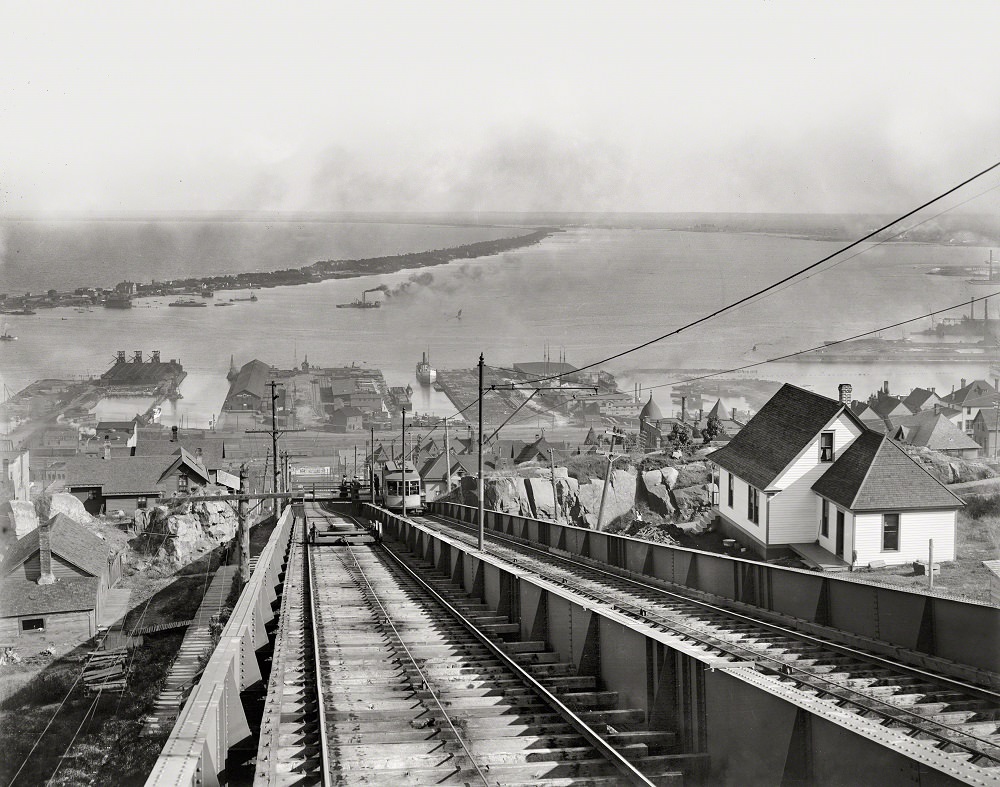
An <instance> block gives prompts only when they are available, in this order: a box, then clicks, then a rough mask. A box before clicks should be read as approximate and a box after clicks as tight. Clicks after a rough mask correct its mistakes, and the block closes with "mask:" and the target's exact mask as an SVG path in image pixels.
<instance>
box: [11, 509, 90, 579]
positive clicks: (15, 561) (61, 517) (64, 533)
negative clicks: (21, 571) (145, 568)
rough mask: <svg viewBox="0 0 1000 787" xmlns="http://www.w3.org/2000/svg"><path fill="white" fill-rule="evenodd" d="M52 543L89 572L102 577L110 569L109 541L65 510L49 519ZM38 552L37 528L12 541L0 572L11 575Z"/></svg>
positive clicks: (60, 554)
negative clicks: (95, 533) (74, 518)
mask: <svg viewBox="0 0 1000 787" xmlns="http://www.w3.org/2000/svg"><path fill="white" fill-rule="evenodd" d="M49 543H50V546H51V549H52V553H53V554H55V555H58V556H59V557H61V558H62V559H63V560H65V561H67V562H69V563H72V564H73V565H74V566H77V567H78V568H80V569H82V570H83V571H86V572H87V573H88V574H91V575H93V576H95V577H99V576H101V574H102V573H104V572H105V571H107V568H108V551H109V548H108V545H107V544H106V543H105V542H104V541H102V540H101V539H99V538H98V537H97V536H95V535H94V534H93V533H91V532H90V531H89V530H88V529H87V528H86V527H84V526H83V525H81V524H79V523H77V522H74V521H73V520H72V519H70V518H69V517H68V516H66V515H65V514H56V515H55V516H54V517H52V519H50V520H49ZM36 552H38V530H37V529H35V530H32V531H31V532H30V533H28V534H26V535H24V536H22V537H21V538H19V539H18V540H17V541H15V542H14V543H13V544H11V545H10V549H8V550H7V554H6V555H4V559H3V565H2V567H0V576H7V575H8V574H10V572H11V571H13V570H14V569H15V568H17V567H18V566H20V565H21V564H22V563H24V561H25V560H27V559H28V558H30V557H31V556H32V555H34V554H35V553H36Z"/></svg>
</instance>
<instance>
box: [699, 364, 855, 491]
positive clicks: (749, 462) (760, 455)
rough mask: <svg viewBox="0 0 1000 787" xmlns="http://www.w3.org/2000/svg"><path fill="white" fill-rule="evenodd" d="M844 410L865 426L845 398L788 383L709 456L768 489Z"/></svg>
mask: <svg viewBox="0 0 1000 787" xmlns="http://www.w3.org/2000/svg"><path fill="white" fill-rule="evenodd" d="M841 412H846V413H847V416H848V417H849V418H850V419H851V420H853V421H855V423H856V424H857V425H858V426H859V427H861V428H864V427H863V425H862V424H861V422H860V421H859V420H858V419H857V417H856V416H854V414H853V413H851V411H850V409H846V408H845V406H844V404H843V402H840V401H837V400H835V399H828V398H826V397H825V396H820V395H819V394H816V393H813V392H811V391H806V390H803V389H802V388H798V387H796V386H794V385H790V384H788V383H786V384H785V385H783V386H782V387H781V388H780V389H779V391H778V392H777V393H776V394H775V395H774V396H772V397H771V398H770V399H769V400H768V401H767V403H766V404H765V405H764V406H763V407H762V408H761V409H760V411H759V412H758V413H757V414H756V415H755V416H754V417H753V418H752V419H751V420H750V422H749V423H748V424H747V425H746V426H744V427H743V428H742V429H741V430H740V432H739V434H737V435H736V436H735V437H734V438H733V439H732V440H730V441H729V443H728V444H727V445H725V446H724V447H722V448H720V449H719V450H718V451H715V452H714V453H711V454H709V455H708V458H709V459H711V460H712V461H713V462H715V463H716V464H718V465H719V466H721V467H724V468H725V469H726V470H728V471H730V472H732V473H733V474H735V475H737V476H739V477H740V478H742V479H743V480H745V481H746V482H747V483H749V484H751V485H752V486H754V487H756V488H758V489H767V488H768V487H769V486H770V485H771V484H772V483H773V482H774V481H775V479H777V477H778V476H779V475H780V474H781V472H782V471H783V470H784V469H785V468H786V467H788V465H789V464H791V462H792V461H793V460H794V459H795V458H796V457H797V456H798V455H799V454H800V453H802V451H804V450H805V449H806V448H807V447H808V446H809V444H810V443H811V442H812V441H813V440H815V439H816V435H818V434H819V433H820V432H821V431H822V430H823V428H824V427H825V426H826V425H827V424H829V423H830V421H832V420H833V419H834V418H835V417H837V416H838V415H839V414H840V413H841Z"/></svg>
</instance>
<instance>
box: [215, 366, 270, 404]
mask: <svg viewBox="0 0 1000 787" xmlns="http://www.w3.org/2000/svg"><path fill="white" fill-rule="evenodd" d="M270 376H271V367H270V366H268V365H267V364H266V363H264V362H263V361H259V360H257V359H256V358H255V359H254V360H252V361H250V362H248V363H245V364H243V366H242V367H241V368H240V373H239V374H237V375H236V379H235V380H233V384H232V385H231V386H230V387H229V393H228V394H227V395H226V399H229V398H231V397H233V396H236V395H237V394H241V393H249V394H252V395H253V396H256V397H257V398H259V399H263V398H264V388H265V386H266V385H267V381H268V378H269V377H270Z"/></svg>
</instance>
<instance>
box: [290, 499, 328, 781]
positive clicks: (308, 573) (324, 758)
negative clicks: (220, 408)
mask: <svg viewBox="0 0 1000 787" xmlns="http://www.w3.org/2000/svg"><path fill="white" fill-rule="evenodd" d="M308 523H309V515H308V514H305V513H304V507H303V517H302V541H303V550H302V551H303V552H304V555H305V571H304V576H303V580H304V581H305V592H306V595H307V596H308V599H309V607H308V609H309V630H310V634H311V636H312V662H313V674H314V681H315V684H316V705H317V707H318V710H319V754H320V762H321V763H322V771H323V773H322V776H321V780H322V781H321V782H320V783H321V784H322V785H323V787H330V785H332V784H333V782H332V780H331V778H330V766H331V763H330V759H329V757H330V742H329V739H328V738H327V729H326V706H325V705H324V704H323V682H322V681H321V680H320V675H322V672H321V667H322V663H321V661H320V641H319V626H318V621H319V615H317V613H316V594H315V593H313V566H312V559H311V557H310V551H311V550H312V549H313V547H312V545H311V544H310V543H309V540H308V534H309V527H308ZM293 537H294V536H293Z"/></svg>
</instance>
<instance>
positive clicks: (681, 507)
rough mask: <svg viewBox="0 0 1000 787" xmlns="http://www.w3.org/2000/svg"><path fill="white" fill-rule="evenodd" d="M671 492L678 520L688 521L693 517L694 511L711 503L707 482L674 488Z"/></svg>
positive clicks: (696, 511)
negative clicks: (675, 504)
mask: <svg viewBox="0 0 1000 787" xmlns="http://www.w3.org/2000/svg"><path fill="white" fill-rule="evenodd" d="M673 493H674V501H675V502H676V503H677V510H678V514H679V516H680V521H682V522H690V521H691V520H692V519H694V516H695V514H696V513H698V512H699V511H701V510H703V509H705V508H707V507H708V506H710V505H711V503H712V496H711V492H710V491H709V489H708V485H707V484H701V485H699V486H689V487H686V488H684V489H674V490H673Z"/></svg>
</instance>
